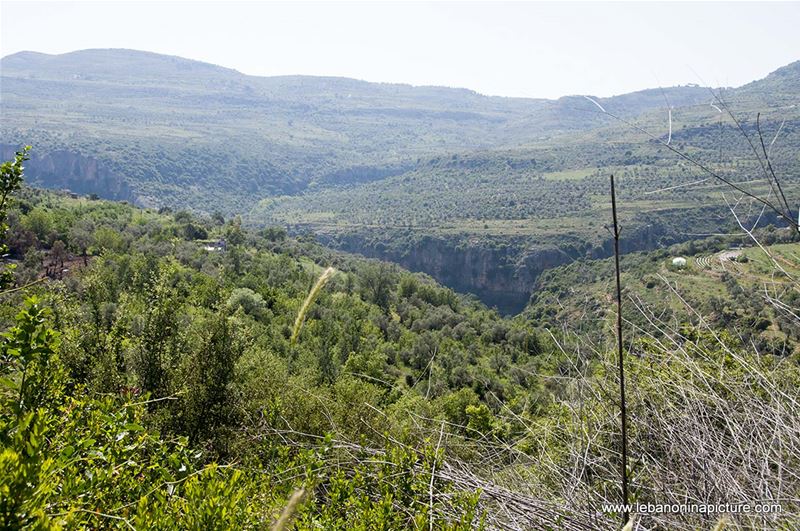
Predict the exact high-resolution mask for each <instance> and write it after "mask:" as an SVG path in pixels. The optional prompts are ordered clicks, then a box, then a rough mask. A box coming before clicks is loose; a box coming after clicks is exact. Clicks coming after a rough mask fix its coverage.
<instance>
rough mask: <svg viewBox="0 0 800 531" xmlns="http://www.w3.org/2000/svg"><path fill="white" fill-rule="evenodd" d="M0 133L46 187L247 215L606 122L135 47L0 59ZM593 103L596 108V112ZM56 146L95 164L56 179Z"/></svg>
mask: <svg viewBox="0 0 800 531" xmlns="http://www.w3.org/2000/svg"><path fill="white" fill-rule="evenodd" d="M0 73H2V85H1V87H2V88H1V90H0V95H1V96H2V98H1V101H0V110H2V114H3V123H2V129H0V142H2V143H3V144H5V145H6V146H9V147H14V146H17V145H19V144H21V143H32V144H36V145H37V151H38V153H39V154H40V155H41V157H42V158H44V159H45V160H44V162H43V164H44V167H45V169H44V170H42V169H41V167H40V164H39V161H38V160H35V161H33V162H32V163H31V164H30V167H29V173H30V176H31V178H33V179H34V181H35V182H37V183H38V184H41V185H44V186H54V187H62V186H65V185H71V186H75V187H78V188H81V189H87V190H89V189H91V190H92V191H94V192H96V193H98V194H99V195H101V196H104V197H112V198H114V197H119V192H118V190H122V189H126V190H129V193H128V195H129V198H130V199H132V200H135V201H137V202H139V203H142V204H146V205H153V206H156V205H163V204H172V205H174V206H192V207H194V208H197V209H207V208H208V199H209V198H213V199H214V205H215V208H220V209H224V210H228V211H236V210H240V209H242V208H243V207H246V206H247V205H249V204H252V203H253V202H254V201H256V200H257V199H258V198H261V197H267V196H270V195H274V194H286V193H289V194H292V193H296V192H298V191H299V190H302V189H304V188H305V186H306V185H307V184H308V183H310V182H321V183H325V182H327V181H329V180H332V181H334V182H341V181H345V182H349V181H364V180H372V179H375V178H382V177H384V176H386V175H391V174H394V173H397V172H398V171H401V170H403V169H407V168H408V167H410V166H411V165H413V164H414V163H415V162H416V160H417V158H419V157H423V158H425V157H428V156H430V155H433V154H439V153H446V152H451V151H455V152H464V151H466V150H473V149H488V148H496V147H502V146H514V145H519V144H523V143H530V142H536V141H539V140H541V139H542V138H544V137H552V136H554V135H558V134H559V133H562V132H565V131H574V130H583V129H587V128H591V127H596V126H598V125H604V124H606V123H607V119H605V118H604V117H602V116H598V115H597V113H595V112H587V111H592V109H593V107H594V106H593V104H592V103H591V102H589V101H587V100H585V99H584V98H580V97H578V98H562V99H561V100H558V101H548V100H534V99H522V98H501V97H488V96H482V95H480V94H477V93H475V92H473V91H469V90H465V89H450V88H441V87H412V86H408V85H398V84H381V83H367V82H363V81H357V80H353V79H345V78H324V77H310V76H286V77H271V78H262V77H253V76H247V75H244V74H241V73H239V72H237V71H235V70H230V69H227V68H222V67H218V66H214V65H210V64H206V63H201V62H198V61H191V60H187V59H182V58H179V57H171V56H164V55H158V54H154V53H148V52H139V51H133V50H85V51H79V52H73V53H68V54H63V55H47V54H41V53H34V52H20V53H17V54H14V55H10V56H8V57H5V58H3V59H2V60H1V61H0ZM663 92H664V94H662V91H660V90H658V91H643V92H640V93H634V94H629V95H624V96H618V97H615V98H606V99H601V100H600V101H601V102H602V104H603V105H605V106H606V107H607V108H608V109H609V110H615V111H617V112H620V113H621V114H624V115H626V116H635V115H638V114H640V113H641V112H644V111H647V110H651V109H655V108H660V107H663V106H664V105H665V104H664V95H667V96H668V97H669V98H670V100H671V101H672V102H673V104H674V105H690V104H694V103H699V102H704V101H706V100H707V99H708V93H707V91H706V90H705V89H701V88H699V87H676V88H668V89H664V91H663ZM587 105H588V107H587ZM54 153H59V155H58V157H61V158H62V159H63V158H64V157H67V158H68V159H69V160H71V161H73V162H74V164H77V165H78V166H81V165H87V164H88V163H89V161H90V160H91V161H93V162H92V164H96V165H97V167H98V169H99V171H102V172H105V173H106V174H107V175H108V176H109V177H108V178H107V179H105V180H101V181H97V180H96V179H94V177H93V175H92V174H91V173H88V174H85V175H82V176H81V175H77V174H76V175H75V176H74V179H72V180H71V181H66V180H63V179H61V180H60V179H59V176H56V175H52V172H49V171H48V170H47V168H48V167H49V166H51V165H52V161H51V159H50V157H51V156H52V154H54Z"/></svg>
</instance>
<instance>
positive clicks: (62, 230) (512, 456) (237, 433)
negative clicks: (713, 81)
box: [0, 165, 800, 531]
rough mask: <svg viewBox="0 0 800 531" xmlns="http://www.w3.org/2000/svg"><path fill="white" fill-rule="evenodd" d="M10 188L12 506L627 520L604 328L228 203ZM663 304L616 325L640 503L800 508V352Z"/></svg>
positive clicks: (468, 522)
mask: <svg viewBox="0 0 800 531" xmlns="http://www.w3.org/2000/svg"><path fill="white" fill-rule="evenodd" d="M9 168H10V167H9V166H6V165H4V166H3V171H4V179H2V182H3V183H9V182H13V180H12V179H6V178H5V177H6V170H7V169H9ZM12 188H13V187H12ZM4 197H13V203H12V204H11V206H10V208H9V206H8V203H4V204H2V205H0V207H2V209H0V221H5V222H6V223H7V224H8V230H3V231H1V232H0V235H1V236H2V240H0V243H2V244H3V245H6V244H7V245H8V249H7V251H8V256H7V257H4V258H3V260H2V263H0V268H1V269H0V272H2V273H3V276H2V279H3V285H2V286H0V297H2V299H0V323H2V324H1V325H0V327H1V328H2V329H3V330H4V331H5V333H4V334H3V336H2V338H0V361H1V362H2V363H0V401H1V403H2V406H3V407H1V408H0V445H1V446H0V448H2V451H0V471H2V472H3V473H2V474H0V486H1V487H2V488H0V507H2V508H3V510H2V511H0V527H4V528H23V527H26V526H28V527H37V528H58V527H59V526H60V527H80V528H82V527H97V528H120V529H130V528H134V529H153V528H159V529H174V528H177V527H182V528H183V527H189V528H194V529H230V528H237V529H264V528H268V527H272V526H273V525H274V524H276V522H278V521H279V520H280V519H281V514H282V513H283V514H286V515H287V516H288V517H291V519H292V520H291V522H290V523H288V524H287V525H286V526H285V527H280V526H279V527H276V528H275V529H289V528H296V529H313V528H322V529H341V530H344V529H371V528H373V527H379V528H383V529H408V528H428V529H449V530H462V529H464V530H466V529H508V528H515V529H516V528H522V529H529V528H532V529H566V530H575V531H584V530H585V531H588V530H592V529H598V528H600V529H612V528H614V525H615V522H618V520H619V514H617V513H616V511H615V510H614V509H611V508H608V507H604V504H608V503H616V502H617V500H618V499H619V493H618V480H617V478H618V476H617V473H618V470H619V439H618V429H619V428H618V422H617V408H618V403H617V401H616V397H615V395H614V393H613V392H609V390H613V389H616V383H617V382H615V380H614V378H615V375H616V374H617V373H616V371H615V366H614V365H613V360H614V358H613V355H612V354H613V352H614V349H613V339H611V338H612V337H613V336H610V335H607V334H603V333H602V332H603V331H602V330H600V333H599V334H598V335H595V336H590V335H586V336H577V337H576V336H574V335H573V333H572V332H570V331H569V330H560V329H559V328H557V327H555V326H553V327H546V326H542V325H543V324H545V323H546V321H545V319H544V318H541V317H540V316H534V314H533V313H532V312H531V313H528V314H526V315H523V316H518V317H516V318H514V319H507V318H502V317H500V316H499V315H498V314H497V313H496V312H494V311H491V310H489V309H487V308H486V307H485V306H483V305H482V304H481V303H479V302H476V301H474V300H472V299H470V298H468V297H464V296H460V295H458V294H456V293H454V292H453V291H452V290H450V289H447V288H443V287H441V286H439V285H437V284H436V283H435V282H433V281H432V280H431V279H430V278H428V277H425V276H424V275H420V274H412V273H410V272H408V271H404V270H402V269H400V268H398V267H397V266H394V265H391V264H387V263H380V262H375V261H369V260H366V259H364V258H360V257H355V256H350V255H346V254H343V253H340V252H336V251H331V250H329V249H326V248H324V247H321V246H320V245H319V244H317V243H314V242H313V241H309V239H308V238H304V237H299V238H297V237H290V236H288V235H287V234H286V233H285V231H283V230H281V229H278V228H268V229H264V230H260V231H253V230H248V229H247V228H246V227H243V226H242V225H241V223H240V222H239V220H238V219H236V218H233V219H227V220H226V219H224V218H222V217H221V216H213V217H206V216H198V215H194V214H191V213H188V212H186V211H176V212H169V211H162V212H161V213H159V212H157V211H154V210H151V209H142V208H138V207H135V206H132V205H130V204H123V203H112V202H106V201H102V200H93V199H91V198H87V197H73V196H72V195H70V194H67V193H57V192H52V191H43V190H38V189H32V188H24V189H22V190H20V191H16V192H12V196H8V195H4ZM6 214H7V215H6ZM795 249H796V247H795ZM791 252H793V251H791ZM785 256H788V257H789V258H791V255H785ZM627 265H628V264H627V262H626V267H627ZM12 266H16V268H15V269H13V270H10V269H9V268H10V267H12ZM759 267H760V266H759ZM796 271H797V268H796V267H795V268H793V269H791V271H790V272H789V274H790V275H794V273H795V272H796ZM7 273H10V274H7ZM606 274H607V272H606V271H605V270H603V269H601V270H598V272H597V275H599V276H605V275H606ZM773 276H774V275H773ZM631 278H632V277H628V278H626V284H627V287H629V288H631V289H633V290H635V289H636V287H635V286H634V285H633V282H631V280H630V279H631ZM553 280H554V286H557V282H559V281H560V277H558V278H553ZM573 280H574V279H573V277H571V276H569V273H567V274H565V276H564V282H568V283H573ZM595 280H597V281H598V282H602V281H603V279H595ZM580 281H581V282H583V280H580ZM783 281H785V282H786V284H787V286H788V287H789V288H790V289H795V290H796V281H794V280H793V277H787V278H786V279H784V280H783ZM586 282H588V280H587V281H586ZM574 287H577V286H574ZM594 288H595V289H597V288H596V286H594ZM541 289H542V292H543V293H544V292H546V290H547V289H548V287H547V286H544V285H543V286H542V287H541ZM555 289H558V288H557V287H556V288H555ZM603 291H604V290H603V289H602V288H600V289H599V290H598V293H601V294H602V293H603ZM604 295H605V296H607V295H608V294H607V293H605V294H604ZM601 296H603V295H601ZM759 296H760V295H759ZM784 300H786V302H787V303H789V304H793V302H792V299H789V298H785V297H784ZM776 308H778V307H776ZM778 309H779V308H778ZM787 315H789V314H787ZM765 317H766V318H767V319H768V320H770V319H774V317H775V316H774V315H773V314H771V313H770V314H765ZM670 318H671V321H668V323H671V322H675V323H678V324H680V325H681V327H680V330H679V331H671V330H669V329H666V328H665V329H662V330H658V329H653V330H651V332H652V333H651V335H646V334H640V333H636V334H631V332H634V331H635V330H636V329H635V328H634V327H633V326H632V325H626V338H628V339H627V343H626V346H627V347H628V348H630V350H631V355H630V356H628V357H627V358H626V372H627V374H628V377H629V378H630V379H631V382H632V385H631V393H630V395H629V398H628V400H629V410H628V411H629V418H630V422H631V424H630V425H631V427H632V429H631V431H630V434H629V437H630V438H629V444H630V452H631V453H630V455H631V456H633V459H635V460H632V471H633V473H632V478H633V479H632V481H631V490H632V492H633V494H634V495H635V496H636V500H637V501H639V502H641V503H685V500H686V499H687V498H688V499H690V500H693V501H695V500H696V501H697V502H702V503H720V502H725V501H728V500H729V497H730V492H738V493H741V495H742V496H743V497H744V498H745V499H747V500H759V501H761V502H764V503H775V502H776V501H777V502H780V503H781V504H782V510H781V511H780V512H777V511H774V512H770V513H752V514H750V513H748V514H734V515H732V518H733V519H735V520H734V522H735V525H741V526H743V527H748V526H749V527H762V528H763V527H766V528H777V529H782V528H786V529H791V526H792V525H793V524H794V522H796V521H797V518H798V515H800V508H798V505H797V501H796V500H794V499H793V498H791V497H790V496H787V497H783V496H781V495H780V494H775V490H774V489H785V492H787V493H791V492H796V490H797V488H798V480H797V478H796V476H795V475H793V474H787V473H785V472H784V471H791V470H796V469H797V468H798V463H799V461H798V460H799V459H800V452H799V451H798V448H800V447H799V446H798V441H800V432H799V431H798V427H797V423H796V422H795V420H796V414H795V413H796V411H795V408H796V404H797V401H798V398H800V397H798V396H797V394H798V390H800V386H798V382H800V371H798V365H797V353H796V352H795V353H790V352H787V351H785V350H780V349H772V348H768V349H763V350H755V351H754V350H753V349H754V345H751V344H750V343H749V342H748V341H747V340H746V338H737V337H736V336H735V335H731V334H729V333H727V332H726V331H725V330H724V329H716V328H709V327H708V325H707V324H706V323H702V322H701V323H696V322H695V323H693V322H692V319H691V318H690V316H687V315H686V314H681V313H679V312H675V313H674V314H672V315H671V316H670ZM789 318H791V316H790V315H789ZM795 319H796V316H795ZM776 323H777V320H775V322H774V323H773V321H770V322H769V326H772V325H773V324H776ZM794 323H795V324H794V326H795V328H796V321H794ZM629 334H631V335H629ZM755 348H756V349H760V348H761V346H760V345H755ZM754 386H755V387H754ZM709 418H714V419H722V420H724V421H725V422H706V419H709ZM676 430H679V433H677V436H679V437H680V440H681V444H679V445H676V444H675V437H676ZM775 440H779V441H781V446H780V448H779V449H778V448H776V445H775V444H774V441H775ZM698 474H702V477H703V478H705V481H697V477H698ZM709 486H711V487H709ZM718 520H719V515H717V514H714V515H709V514H704V513H691V512H689V513H663V514H650V515H641V521H642V524H643V525H647V526H649V527H653V528H668V529H680V530H683V529H686V530H688V529H697V528H710V527H711V526H713V525H715V524H716V522H717V521H718ZM289 526H294V527H289Z"/></svg>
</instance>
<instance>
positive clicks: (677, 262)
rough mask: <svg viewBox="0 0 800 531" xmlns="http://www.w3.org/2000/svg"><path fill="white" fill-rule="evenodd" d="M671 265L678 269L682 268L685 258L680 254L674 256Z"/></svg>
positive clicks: (684, 264) (684, 265)
mask: <svg viewBox="0 0 800 531" xmlns="http://www.w3.org/2000/svg"><path fill="white" fill-rule="evenodd" d="M672 265H673V266H675V267H678V268H680V269H683V268H684V267H686V258H684V257H682V256H676V257H675V258H673V259H672Z"/></svg>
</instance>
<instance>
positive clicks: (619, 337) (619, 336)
mask: <svg viewBox="0 0 800 531" xmlns="http://www.w3.org/2000/svg"><path fill="white" fill-rule="evenodd" d="M611 213H612V215H613V217H614V262H615V264H616V275H617V354H618V358H619V410H620V414H621V416H622V503H623V504H624V506H625V508H624V509H623V511H624V513H623V521H622V525H623V526H624V525H626V524H627V523H628V521H629V520H630V513H629V512H628V508H627V505H628V418H627V417H628V412H627V407H626V406H627V404H626V402H625V368H624V365H623V356H622V285H621V283H620V279H619V225H618V223H617V195H616V189H615V187H614V176H613V175H612V176H611Z"/></svg>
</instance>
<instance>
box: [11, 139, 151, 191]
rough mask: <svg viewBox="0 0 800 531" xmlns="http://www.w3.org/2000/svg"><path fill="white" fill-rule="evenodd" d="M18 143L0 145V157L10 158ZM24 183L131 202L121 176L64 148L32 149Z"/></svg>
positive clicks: (90, 158)
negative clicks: (40, 150)
mask: <svg viewBox="0 0 800 531" xmlns="http://www.w3.org/2000/svg"><path fill="white" fill-rule="evenodd" d="M17 149H19V146H12V145H8V144H3V145H1V146H0V156H2V160H10V159H11V158H13V157H14V152H15V151H16V150H17ZM25 178H26V181H27V182H28V184H31V185H33V186H41V187H43V188H53V189H57V190H70V191H71V192H75V193H78V194H97V195H98V196H99V197H102V198H104V199H113V200H119V201H123V200H124V201H130V202H135V200H136V197H135V195H134V193H133V191H132V190H131V188H130V186H129V185H128V183H127V182H126V181H125V179H124V177H123V176H121V175H119V174H117V173H115V172H113V171H111V170H109V169H108V168H106V167H104V166H103V164H102V163H101V162H100V161H98V160H97V159H95V158H93V157H86V156H84V155H81V154H80V153H76V152H74V151H68V150H53V151H48V152H45V153H41V152H38V153H37V152H35V151H34V152H32V153H31V159H30V160H29V161H28V162H26V163H25Z"/></svg>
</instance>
